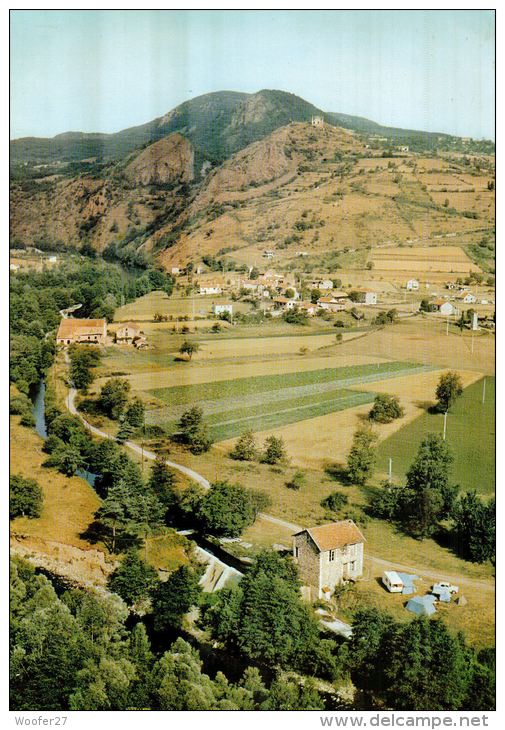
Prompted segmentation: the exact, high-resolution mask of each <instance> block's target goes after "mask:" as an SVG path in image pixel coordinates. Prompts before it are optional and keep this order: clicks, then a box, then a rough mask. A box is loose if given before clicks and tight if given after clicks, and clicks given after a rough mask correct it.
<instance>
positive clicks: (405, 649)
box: [347, 609, 494, 711]
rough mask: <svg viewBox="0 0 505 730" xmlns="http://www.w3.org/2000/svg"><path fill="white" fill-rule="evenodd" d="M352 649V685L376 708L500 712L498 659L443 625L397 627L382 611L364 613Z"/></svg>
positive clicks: (415, 623) (355, 626)
mask: <svg viewBox="0 0 505 730" xmlns="http://www.w3.org/2000/svg"><path fill="white" fill-rule="evenodd" d="M347 648H348V657H349V666H350V669H351V677H352V680H353V682H354V684H355V685H356V686H357V687H358V688H359V689H361V690H362V691H363V693H364V695H365V698H366V701H367V703H368V705H369V706H370V707H373V706H375V707H382V708H384V709H390V708H394V709H396V710H427V709H429V710H432V711H448V710H484V709H486V710H491V709H493V708H494V675H493V669H492V657H491V658H490V657H486V656H485V655H482V654H481V655H477V654H476V653H475V652H474V650H472V649H470V648H469V647H468V646H467V645H466V644H465V641H464V639H463V636H462V634H458V635H457V636H453V635H452V634H451V633H450V632H449V631H448V629H447V628H446V626H445V624H444V623H443V621H441V620H430V619H427V618H419V619H415V620H414V621H411V622H409V623H403V622H401V623H397V622H396V621H394V619H393V618H392V617H391V616H390V615H389V614H387V613H385V612H381V611H379V610H378V609H362V610H359V611H357V613H356V615H355V617H354V623H353V635H352V638H351V640H350V642H349V645H348V647H347ZM490 659H491V662H490ZM490 664H491V666H490ZM484 676H485V677H486V678H487V679H488V681H489V684H488V685H485V684H483V682H482V679H483V677H484Z"/></svg>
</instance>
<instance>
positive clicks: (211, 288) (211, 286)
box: [200, 281, 222, 296]
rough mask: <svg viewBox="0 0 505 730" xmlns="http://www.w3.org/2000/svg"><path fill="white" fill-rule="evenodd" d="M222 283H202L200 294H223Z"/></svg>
mask: <svg viewBox="0 0 505 730" xmlns="http://www.w3.org/2000/svg"><path fill="white" fill-rule="evenodd" d="M221 292H222V289H221V285H220V284H219V283H218V282H217V281H207V282H206V283H205V284H201V285H200V294H201V295H202V296H205V295H207V294H221Z"/></svg>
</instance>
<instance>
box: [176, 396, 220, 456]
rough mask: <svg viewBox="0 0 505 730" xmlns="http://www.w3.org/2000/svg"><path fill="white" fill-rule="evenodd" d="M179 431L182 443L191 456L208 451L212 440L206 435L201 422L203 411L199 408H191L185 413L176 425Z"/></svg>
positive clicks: (203, 424)
mask: <svg viewBox="0 0 505 730" xmlns="http://www.w3.org/2000/svg"><path fill="white" fill-rule="evenodd" d="M178 426H179V428H180V429H181V437H182V441H183V442H184V443H186V444H187V445H188V446H189V450H190V451H191V453H192V454H201V453H203V452H204V451H208V450H209V449H210V447H211V445H212V440H211V438H210V436H209V435H208V433H207V429H206V427H205V423H204V421H203V411H202V409H201V408H200V407H199V406H193V407H192V408H190V409H189V411H185V412H184V413H183V414H182V416H181V418H180V419H179V423H178Z"/></svg>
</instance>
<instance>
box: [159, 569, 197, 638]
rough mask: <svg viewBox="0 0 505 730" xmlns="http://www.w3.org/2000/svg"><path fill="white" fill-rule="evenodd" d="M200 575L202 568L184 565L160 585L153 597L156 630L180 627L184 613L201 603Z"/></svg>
mask: <svg viewBox="0 0 505 730" xmlns="http://www.w3.org/2000/svg"><path fill="white" fill-rule="evenodd" d="M200 577H201V570H197V569H195V568H193V567H191V566H188V565H182V566H181V567H180V568H177V570H175V571H174V572H173V573H171V574H170V575H169V577H168V580H166V581H165V582H163V583H160V584H159V585H158V587H157V589H156V590H155V592H154V594H153V598H152V603H153V612H154V628H155V629H156V631H166V630H167V629H178V628H180V626H181V623H182V618H183V616H184V614H186V613H187V612H188V611H189V609H190V608H191V607H192V606H197V605H198V603H199V600H200V594H201V592H202V589H201V587H200V585H199V580H200Z"/></svg>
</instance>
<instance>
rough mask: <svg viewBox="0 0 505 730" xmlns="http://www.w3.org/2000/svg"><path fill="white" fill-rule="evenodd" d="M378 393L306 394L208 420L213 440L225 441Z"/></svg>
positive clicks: (370, 398) (348, 405)
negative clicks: (243, 433) (241, 434)
mask: <svg viewBox="0 0 505 730" xmlns="http://www.w3.org/2000/svg"><path fill="white" fill-rule="evenodd" d="M374 395H375V394H374V393H357V392H356V391H348V390H336V391H333V392H331V393H323V394H321V395H319V396H305V397H304V398H297V399H293V400H288V401H281V402H280V403H279V402H273V403H268V404H261V405H258V406H255V407H250V408H248V407H247V406H246V407H244V408H241V409H236V410H233V411H224V412H221V413H218V414H214V415H213V416H209V417H207V418H206V419H205V421H206V424H207V426H208V430H209V433H210V435H211V437H212V439H213V440H214V441H224V440H226V439H229V438H233V437H234V436H237V435H238V434H239V433H241V432H242V431H245V430H246V429H251V430H252V431H265V430H267V429H270V428H277V427H280V426H285V425H287V424H289V423H295V422H297V421H304V420H306V419H308V418H316V417H317V416H324V415H326V414H328V413H335V412H336V411H341V410H344V409H346V408H351V407H353V406H356V405H361V404H363V403H371V402H372V401H373V399H374ZM167 427H168V428H169V429H171V430H174V431H175V430H176V429H177V422H175V423H174V422H172V423H170V424H167Z"/></svg>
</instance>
